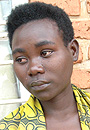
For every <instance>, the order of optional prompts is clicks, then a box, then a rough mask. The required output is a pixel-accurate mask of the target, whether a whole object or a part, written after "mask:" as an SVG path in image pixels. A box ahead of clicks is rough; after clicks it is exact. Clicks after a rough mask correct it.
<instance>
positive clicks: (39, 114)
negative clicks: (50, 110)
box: [0, 85, 90, 130]
mask: <svg viewBox="0 0 90 130" xmlns="http://www.w3.org/2000/svg"><path fill="white" fill-rule="evenodd" d="M72 88H73V92H74V95H75V100H76V102H77V108H78V113H79V118H80V123H81V128H82V130H90V93H87V92H85V91H84V90H81V89H79V88H77V87H76V86H74V85H72ZM0 130H46V124H45V117H44V113H43V110H42V107H41V105H40V102H39V100H38V99H37V98H35V97H34V96H33V95H31V96H30V98H29V100H28V101H27V102H26V103H25V104H24V105H22V106H20V107H19V108H17V109H16V110H15V111H13V112H12V113H10V114H9V115H8V116H7V117H5V118H4V119H2V120H1V121H0Z"/></svg>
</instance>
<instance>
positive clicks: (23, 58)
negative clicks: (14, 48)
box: [16, 57, 27, 64]
mask: <svg viewBox="0 0 90 130" xmlns="http://www.w3.org/2000/svg"><path fill="white" fill-rule="evenodd" d="M16 62H18V63H20V64H25V63H26V62H27V58H25V57H18V58H17V59H16Z"/></svg>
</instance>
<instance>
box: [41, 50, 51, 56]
mask: <svg viewBox="0 0 90 130" xmlns="http://www.w3.org/2000/svg"><path fill="white" fill-rule="evenodd" d="M52 52H53V51H52V50H43V51H42V52H41V56H42V57H48V56H50V55H51V53H52Z"/></svg>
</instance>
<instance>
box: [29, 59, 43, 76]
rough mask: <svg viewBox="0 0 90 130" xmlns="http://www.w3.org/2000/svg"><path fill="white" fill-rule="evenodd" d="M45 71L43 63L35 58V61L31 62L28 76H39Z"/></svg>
mask: <svg viewBox="0 0 90 130" xmlns="http://www.w3.org/2000/svg"><path fill="white" fill-rule="evenodd" d="M44 72H45V71H44V67H43V65H42V64H41V61H40V59H39V58H37V59H36V58H35V59H33V60H31V61H30V64H29V67H28V75H30V76H34V75H37V74H38V73H40V74H43V73H44Z"/></svg>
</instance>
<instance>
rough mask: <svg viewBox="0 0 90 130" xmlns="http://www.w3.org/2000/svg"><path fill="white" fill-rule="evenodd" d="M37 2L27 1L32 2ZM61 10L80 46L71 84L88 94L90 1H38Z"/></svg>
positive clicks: (89, 75)
mask: <svg viewBox="0 0 90 130" xmlns="http://www.w3.org/2000/svg"><path fill="white" fill-rule="evenodd" d="M34 1H37V0H29V2H34ZM38 1H41V2H45V3H51V4H53V5H57V6H59V7H61V8H63V9H64V10H65V11H66V12H67V13H68V15H69V17H70V19H71V21H72V24H73V27H74V31H75V38H76V39H77V40H78V42H79V45H80V51H79V58H78V61H77V62H76V63H74V70H73V75H72V83H74V84H75V85H77V86H78V87H80V88H84V89H86V90H87V91H89V92H90V0H38Z"/></svg>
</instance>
